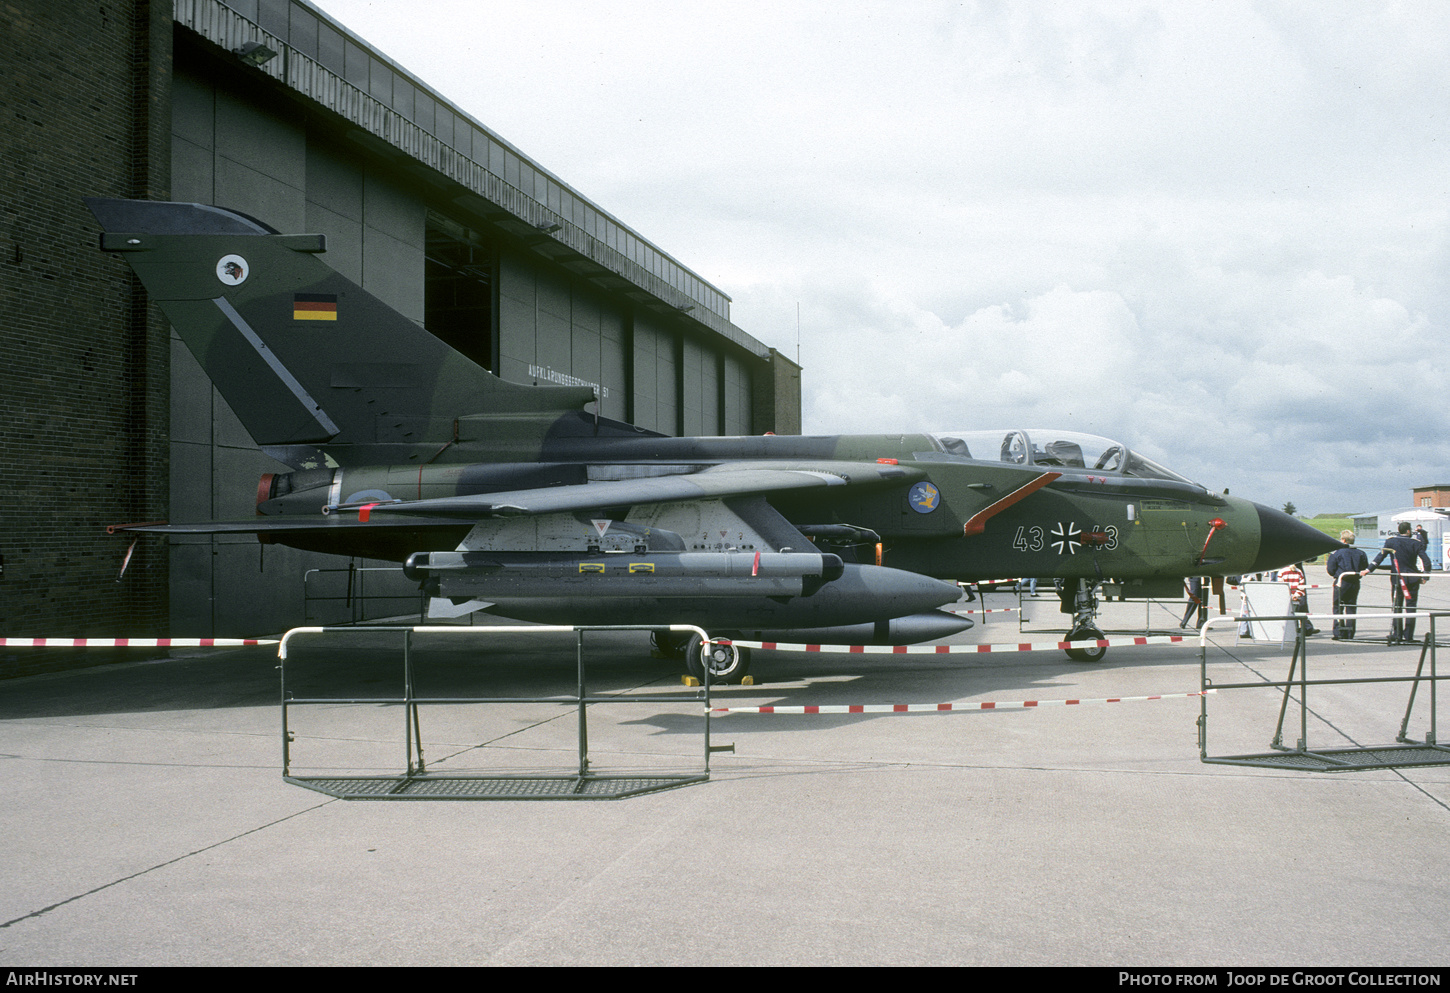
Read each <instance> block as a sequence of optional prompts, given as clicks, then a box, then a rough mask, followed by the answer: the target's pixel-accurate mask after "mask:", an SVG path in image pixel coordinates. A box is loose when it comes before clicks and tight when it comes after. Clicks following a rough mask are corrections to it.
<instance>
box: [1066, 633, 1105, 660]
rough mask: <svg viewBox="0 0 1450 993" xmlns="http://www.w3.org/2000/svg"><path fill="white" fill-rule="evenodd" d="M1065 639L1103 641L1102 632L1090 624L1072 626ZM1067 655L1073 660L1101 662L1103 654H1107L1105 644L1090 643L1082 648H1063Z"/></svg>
mask: <svg viewBox="0 0 1450 993" xmlns="http://www.w3.org/2000/svg"><path fill="white" fill-rule="evenodd" d="M1064 640H1066V641H1104V640H1106V638H1105V637H1104V635H1103V633H1102V632H1101V631H1099V630H1098V629H1097V628H1095V627H1093V626H1092V625H1091V624H1089V625H1086V626H1083V627H1076V628H1073V629H1072V630H1071V631H1069V632H1068V633H1067V638H1066V639H1064ZM1065 651H1066V652H1067V657H1068V658H1070V659H1072V660H1073V661H1074V662H1101V661H1102V659H1103V656H1104V655H1106V654H1108V646H1107V645H1092V646H1084V647H1082V648H1068V649H1065Z"/></svg>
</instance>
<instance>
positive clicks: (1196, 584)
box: [1178, 576, 1208, 628]
mask: <svg viewBox="0 0 1450 993" xmlns="http://www.w3.org/2000/svg"><path fill="white" fill-rule="evenodd" d="M1194 611H1197V612H1198V623H1197V624H1195V625H1194V627H1198V628H1201V627H1203V625H1204V623H1205V622H1206V621H1207V620H1208V601H1207V600H1206V599H1204V596H1203V579H1202V578H1201V577H1199V576H1190V577H1189V578H1188V609H1187V610H1185V611H1184V612H1183V620H1181V621H1179V622H1178V626H1179V627H1181V628H1186V627H1188V619H1189V618H1190V617H1192V616H1193V614H1194Z"/></svg>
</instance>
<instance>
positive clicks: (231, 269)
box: [216, 255, 251, 286]
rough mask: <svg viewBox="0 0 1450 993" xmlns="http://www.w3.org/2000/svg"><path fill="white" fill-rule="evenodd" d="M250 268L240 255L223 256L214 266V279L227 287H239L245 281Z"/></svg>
mask: <svg viewBox="0 0 1450 993" xmlns="http://www.w3.org/2000/svg"><path fill="white" fill-rule="evenodd" d="M250 272H251V267H249V266H248V265H247V260H246V259H244V258H242V257H241V256H240V255H224V256H222V258H221V261H219V262H217V264H216V278H217V279H220V280H221V281H222V282H223V283H225V284H226V285H227V286H240V285H242V284H243V283H245V282H246V281H247V275H248V274H249V273H250Z"/></svg>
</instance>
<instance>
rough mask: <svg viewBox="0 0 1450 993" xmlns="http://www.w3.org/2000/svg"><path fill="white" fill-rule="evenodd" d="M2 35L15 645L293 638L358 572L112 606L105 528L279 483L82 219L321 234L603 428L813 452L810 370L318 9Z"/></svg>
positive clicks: (206, 563) (165, 558) (61, 3)
mask: <svg viewBox="0 0 1450 993" xmlns="http://www.w3.org/2000/svg"><path fill="white" fill-rule="evenodd" d="M0 9H3V10H4V12H5V16H6V21H7V23H8V25H9V29H8V30H7V31H6V32H5V33H4V34H3V35H0V72H3V78H4V79H5V85H4V86H3V88H0V110H3V112H4V120H5V126H4V128H3V132H4V137H3V138H0V142H3V148H4V152H3V155H0V176H3V183H0V227H3V232H0V237H3V245H0V314H3V325H0V377H3V389H0V415H3V416H0V446H3V450H4V453H5V454H4V458H3V462H0V498H3V500H4V504H5V507H6V508H7V510H6V512H5V513H4V514H3V515H0V634H4V635H8V636H15V635H59V634H65V635H76V636H80V635H121V634H127V635H135V636H140V635H158V634H172V635H177V636H183V635H191V636H198V635H201V636H207V635H218V636H221V635H254V634H257V633H262V632H270V631H277V630H281V629H283V628H285V627H287V626H289V625H292V624H296V623H301V622H302V620H303V614H302V606H301V600H302V586H301V584H302V579H301V577H302V576H303V574H304V573H305V572H306V571H307V570H309V569H312V568H336V567H337V566H338V565H339V560H337V559H329V558H327V557H324V556H316V555H309V554H307V553H302V552H297V551H293V550H291V549H282V548H279V547H277V546H273V547H272V548H268V549H266V551H265V554H263V553H262V551H261V549H260V546H258V545H257V543H256V542H255V541H253V540H252V539H250V538H245V537H244V538H241V539H235V540H234V539H229V538H198V539H195V540H191V541H173V542H171V543H170V544H169V545H168V544H167V543H166V542H165V541H164V540H161V539H143V540H142V541H141V542H140V543H139V544H138V545H137V547H136V551H135V553H134V556H133V558H132V561H131V562H130V565H129V566H128V568H127V571H126V574H125V577H124V579H123V580H121V581H119V582H118V581H117V574H118V570H119V569H120V567H121V562H122V556H123V555H124V554H125V551H126V542H125V541H124V540H122V539H119V538H115V537H109V538H108V537H107V536H106V534H105V527H106V525H109V524H115V523H123V522H136V521H154V520H172V521H194V520H207V519H235V518H241V517H246V516H250V514H251V513H252V512H253V510H252V492H253V490H254V489H255V485H256V481H257V479H258V478H259V477H260V476H261V474H263V473H265V472H271V471H275V470H277V469H278V466H277V464H276V463H274V462H272V461H271V460H270V459H268V458H267V457H266V456H264V455H262V454H260V453H259V452H258V451H256V449H255V448H254V447H253V444H252V440H251V438H250V437H249V436H248V435H247V433H246V431H245V430H244V429H243V428H242V427H241V425H240V423H239V422H238V421H237V419H236V417H235V416H234V415H233V414H232V412H231V411H230V410H229V409H228V408H227V406H226V404H225V403H224V402H223V401H222V399H221V397H220V395H219V394H218V393H217V392H216V391H215V389H214V388H213V387H212V386H211V384H210V382H209V381H208V380H207V378H206V377H205V375H204V374H203V373H202V372H201V370H200V368H199V366H198V365H197V364H196V362H195V361H194V360H193V359H192V357H191V355H190V353H189V352H188V351H187V350H186V347H185V346H184V345H183V344H182V343H181V342H180V340H179V339H178V338H176V337H175V336H174V334H173V333H172V332H171V330H170V328H169V327H168V326H167V324H166V322H165V321H164V319H162V318H161V317H160V315H159V312H158V311H157V309H156V308H154V307H152V306H149V305H148V304H147V301H146V299H145V294H144V291H143V290H142V289H141V288H140V286H139V283H137V282H136V280H135V279H134V278H133V277H132V275H131V274H130V270H129V269H128V268H127V266H126V265H125V263H124V262H123V261H121V260H119V259H117V258H114V257H112V256H108V255H105V254H103V253H101V252H100V251H99V249H98V234H99V228H98V226H97V224H96V223H95V221H94V219H93V218H91V216H90V215H89V213H88V212H87V211H86V209H85V207H84V205H83V204H82V202H81V198H82V197H85V196H105V197H133V198H145V199H153V200H181V201H196V202H201V203H216V204H219V205H222V206H226V207H230V208H233V209H236V210H240V211H242V212H244V213H247V214H251V215H253V216H255V217H258V218H260V219H261V220H263V221H265V222H267V223H269V224H271V225H272V226H273V227H275V228H277V229H279V230H282V231H287V232H311V233H316V232H320V233H323V234H325V235H326V236H327V244H328V253H327V256H326V260H327V261H328V262H329V263H330V264H331V265H332V266H333V267H334V268H336V269H338V270H339V271H340V272H342V273H343V274H344V275H346V276H348V277H350V278H352V279H354V280H356V281H358V282H360V283H361V284H362V285H363V286H365V287H366V288H367V289H368V290H369V291H371V292H372V293H374V294H375V295H377V296H379V297H381V298H382V299H383V300H385V301H387V302H388V303H390V304H391V305H393V306H394V307H395V308H397V309H398V310H399V311H401V312H402V313H404V314H406V315H408V316H409V317H412V318H413V319H414V320H417V321H419V322H420V323H422V324H423V325H424V326H425V327H427V328H428V329H429V330H430V331H433V332H434V333H435V334H437V335H438V336H439V337H441V338H443V339H444V340H446V341H448V342H449V343H450V344H452V345H453V346H454V347H455V348H457V349H459V350H460V351H462V352H464V353H465V354H467V355H468V356H470V357H471V358H472V359H474V361H476V362H478V363H479V364H481V365H484V366H486V367H487V368H489V369H491V370H493V371H494V372H495V373H496V374H498V375H499V376H501V377H502V378H504V379H507V380H511V381H513V382H518V383H534V384H542V383H566V384H575V385H578V384H588V385H591V386H594V387H595V388H596V392H597V394H598V396H599V398H600V399H599V407H600V412H601V413H602V414H603V415H605V416H608V417H614V418H619V419H621V420H625V421H629V422H631V423H634V424H638V425H640V426H642V427H645V428H650V429H653V430H657V431H661V432H664V433H667V434H752V433H763V432H765V431H775V432H777V433H796V432H798V431H799V429H800V378H799V373H800V370H799V368H798V367H797V366H796V365H795V364H794V363H792V362H791V361H789V360H788V359H786V358H785V357H784V356H782V355H780V354H779V353H778V352H776V351H775V350H774V349H771V348H768V347H767V346H765V345H763V344H762V343H761V342H759V341H757V340H756V339H755V338H753V337H751V336H750V335H749V334H747V333H746V332H744V331H743V330H741V329H740V328H738V327H736V326H735V325H734V324H732V323H731V321H730V298H729V297H728V296H727V295H726V294H725V293H724V292H722V291H721V290H720V289H718V288H717V287H715V286H712V285H711V284H710V283H708V282H706V281H705V280H703V279H701V278H700V277H699V276H698V275H696V274H695V273H693V272H691V271H690V270H689V269H688V268H686V267H685V266H684V265H682V264H681V263H680V262H679V261H677V260H676V259H675V258H674V257H673V256H671V255H670V254H668V253H667V252H665V251H664V250H663V249H662V248H660V247H658V246H656V245H654V244H652V243H651V242H649V241H648V240H647V239H646V238H645V237H643V236H642V235H641V234H639V233H638V232H636V231H634V230H632V229H631V228H629V227H628V226H627V225H626V224H624V223H623V222H621V221H620V220H619V219H618V218H616V217H614V216H612V215H611V214H609V213H608V212H607V211H606V210H605V209H603V208H602V207H600V206H599V205H597V204H595V203H593V202H592V201H590V200H589V199H588V198H587V197H586V196H585V195H584V194H583V193H581V192H580V191H577V190H575V189H574V188H573V187H571V186H570V185H569V184H568V183H567V182H566V181H565V180H564V179H562V178H560V177H559V176H557V175H555V174H554V173H552V172H549V171H548V170H547V169H546V168H544V167H543V166H542V165H540V164H539V163H536V162H534V161H533V160H531V159H530V158H529V157H528V156H527V155H526V154H524V153H523V152H522V151H520V150H519V149H518V148H516V147H514V146H513V145H511V144H509V143H508V142H507V141H506V140H504V139H503V138H502V137H501V136H499V135H497V134H495V133H494V132H492V131H491V130H489V128H488V127H487V126H486V125H485V124H483V123H481V122H479V121H477V120H475V119H474V118H472V117H470V116H469V115H468V114H467V113H466V112H464V111H463V110H461V109H460V108H458V107H456V106H454V105H452V104H450V103H449V102H448V101H447V100H445V99H444V98H443V97H441V96H440V95H439V94H438V93H436V92H435V91H433V90H432V89H430V88H429V86H428V85H427V83H426V82H425V81H423V80H421V79H419V78H418V77H417V76H415V75H413V74H412V73H410V72H409V71H408V70H407V69H405V68H404V67H402V66H399V65H397V64H396V63H395V62H393V61H392V60H391V59H389V58H388V57H387V55H386V54H385V53H383V52H380V51H377V50H376V49H373V48H371V47H370V46H369V45H368V44H367V43H366V42H364V41H363V40H362V39H360V38H358V37H356V36H355V35H354V34H352V33H351V32H349V30H348V28H347V26H346V25H344V24H341V23H338V22H337V21H336V20H334V19H332V18H331V17H329V16H328V15H327V14H325V13H323V12H322V11H320V10H319V9H318V8H316V7H314V6H312V5H311V4H310V3H308V2H306V0H225V2H223V0H99V2H97V0H86V2H80V0H0ZM685 247H688V246H685ZM341 564H342V565H344V566H345V565H346V562H345V561H344V562H342V563H341ZM27 658H28V657H27ZM29 664H30V663H28V662H26V661H22V660H21V657H19V656H17V655H15V654H14V653H11V654H10V655H8V656H3V657H0V674H3V673H5V672H6V671H11V672H14V671H23V670H25V668H26V667H27V666H28V665H29ZM7 667H8V668H7Z"/></svg>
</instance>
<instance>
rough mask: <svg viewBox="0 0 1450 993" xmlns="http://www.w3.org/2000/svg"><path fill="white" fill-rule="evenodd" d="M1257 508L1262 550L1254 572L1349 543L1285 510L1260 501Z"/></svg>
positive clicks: (1281, 565) (1301, 559) (1312, 556)
mask: <svg viewBox="0 0 1450 993" xmlns="http://www.w3.org/2000/svg"><path fill="white" fill-rule="evenodd" d="M1254 509H1255V510H1257V511H1258V512H1259V554H1258V556H1257V557H1256V558H1255V559H1254V566H1253V571H1254V572H1267V571H1269V570H1270V569H1280V568H1283V567H1284V566H1286V565H1292V564H1293V563H1295V562H1303V561H1304V560H1305V559H1312V558H1314V557H1316V556H1318V555H1322V554H1324V553H1325V552H1332V551H1334V550H1335V549H1336V548H1343V547H1345V546H1344V544H1343V542H1341V541H1339V540H1338V539H1336V538H1331V537H1329V535H1327V534H1325V533H1324V532H1323V531H1320V530H1318V529H1317V528H1312V527H1310V526H1309V525H1308V524H1305V523H1304V522H1303V521H1298V520H1295V519H1294V518H1292V517H1290V516H1289V515H1288V514H1285V513H1283V512H1282V511H1278V510H1274V509H1273V508H1272V507H1265V506H1264V505H1263V504H1258V503H1256V504H1254Z"/></svg>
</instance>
